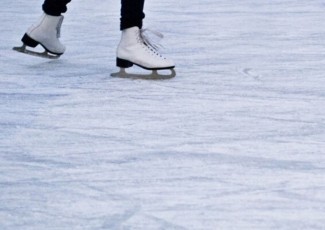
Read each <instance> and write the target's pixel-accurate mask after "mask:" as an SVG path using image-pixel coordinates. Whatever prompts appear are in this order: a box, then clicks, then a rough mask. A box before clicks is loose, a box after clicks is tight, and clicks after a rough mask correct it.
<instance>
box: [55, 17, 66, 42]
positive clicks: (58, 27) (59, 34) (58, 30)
mask: <svg viewBox="0 0 325 230" xmlns="http://www.w3.org/2000/svg"><path fill="white" fill-rule="evenodd" d="M63 19H64V17H63V16H61V18H60V20H59V22H58V25H57V26H56V37H57V38H60V37H61V26H62V23H63Z"/></svg>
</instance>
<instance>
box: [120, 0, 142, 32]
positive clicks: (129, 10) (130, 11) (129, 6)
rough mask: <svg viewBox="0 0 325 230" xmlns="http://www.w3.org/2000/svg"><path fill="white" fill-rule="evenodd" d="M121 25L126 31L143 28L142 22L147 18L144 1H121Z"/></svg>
mask: <svg viewBox="0 0 325 230" xmlns="http://www.w3.org/2000/svg"><path fill="white" fill-rule="evenodd" d="M121 5H122V6H121V25H120V29H121V30H124V29H127V28H130V27H134V26H137V27H139V28H140V29H141V28H142V20H143V19H144V17H145V14H144V12H143V7H144V0H121Z"/></svg>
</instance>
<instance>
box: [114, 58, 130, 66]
mask: <svg viewBox="0 0 325 230" xmlns="http://www.w3.org/2000/svg"><path fill="white" fill-rule="evenodd" d="M116 66H118V67H120V68H129V67H132V66H133V63H132V62H130V61H127V60H124V59H121V58H116Z"/></svg>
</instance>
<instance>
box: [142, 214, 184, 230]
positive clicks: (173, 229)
mask: <svg viewBox="0 0 325 230" xmlns="http://www.w3.org/2000/svg"><path fill="white" fill-rule="evenodd" d="M146 216H147V217H148V218H149V219H151V220H153V221H154V222H156V223H157V224H159V225H160V226H159V229H169V230H187V228H185V227H182V226H179V225H176V224H173V223H171V222H169V221H167V220H164V219H161V218H158V217H155V216H152V215H146ZM157 227H158V226H157Z"/></svg>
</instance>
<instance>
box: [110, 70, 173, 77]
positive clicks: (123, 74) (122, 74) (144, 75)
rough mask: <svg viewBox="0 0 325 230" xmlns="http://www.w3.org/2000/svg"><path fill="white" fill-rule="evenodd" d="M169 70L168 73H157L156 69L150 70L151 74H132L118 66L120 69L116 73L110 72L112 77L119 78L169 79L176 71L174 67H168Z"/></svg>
mask: <svg viewBox="0 0 325 230" xmlns="http://www.w3.org/2000/svg"><path fill="white" fill-rule="evenodd" d="M169 70H170V71H171V73H170V74H159V73H158V70H152V73H151V74H134V73H127V72H126V71H125V68H120V71H119V72H117V73H112V74H111V76H112V77H119V78H132V79H145V80H165V79H171V78H174V77H175V76H176V71H175V70H174V69H169Z"/></svg>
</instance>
